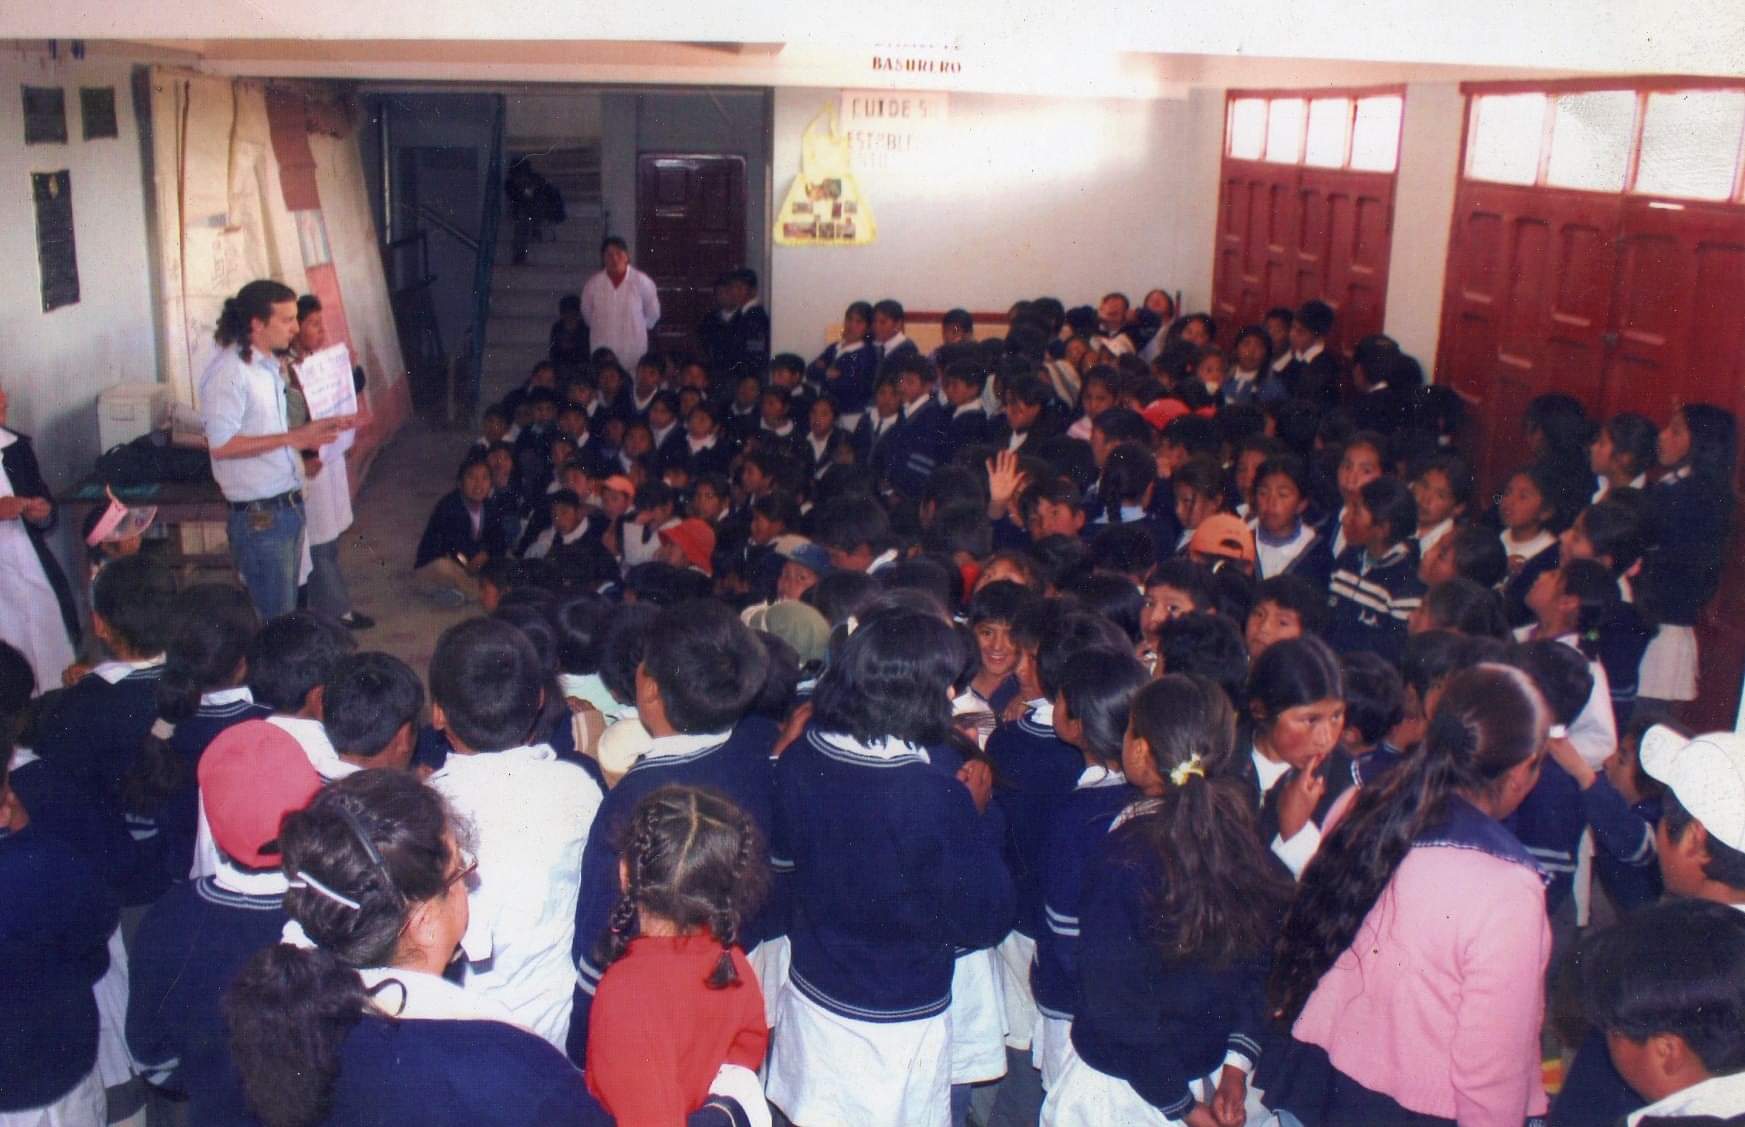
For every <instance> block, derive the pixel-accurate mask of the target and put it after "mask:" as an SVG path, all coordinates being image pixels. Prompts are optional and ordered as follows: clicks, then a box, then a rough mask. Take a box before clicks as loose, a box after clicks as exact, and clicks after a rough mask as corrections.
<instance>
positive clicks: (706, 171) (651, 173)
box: [636, 153, 746, 352]
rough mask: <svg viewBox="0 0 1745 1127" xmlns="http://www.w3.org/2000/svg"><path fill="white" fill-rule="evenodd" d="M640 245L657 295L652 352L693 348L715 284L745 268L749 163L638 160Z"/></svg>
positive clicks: (712, 158) (684, 156) (661, 157)
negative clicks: (747, 173)
mask: <svg viewBox="0 0 1745 1127" xmlns="http://www.w3.org/2000/svg"><path fill="white" fill-rule="evenodd" d="M636 243H637V246H636V262H637V265H638V267H640V268H641V270H642V271H643V272H644V273H646V274H647V275H648V276H649V277H651V278H653V279H654V285H655V290H656V292H657V293H658V294H659V295H660V310H661V312H660V323H659V324H658V325H656V326H655V328H654V331H653V332H652V333H651V334H650V339H649V342H648V343H649V347H650V348H652V349H657V350H660V351H681V352H693V351H695V350H696V347H697V341H696V328H697V325H698V324H699V323H700V322H701V321H702V319H703V318H704V317H705V316H708V315H710V314H712V313H713V312H714V311H715V280H716V279H717V278H719V277H720V276H721V275H723V274H725V273H726V272H727V271H729V270H733V269H736V268H738V267H741V266H744V265H745V264H746V263H745V261H744V258H745V158H744V157H741V156H721V155H715V154H702V153H642V154H640V155H638V157H637V161H636Z"/></svg>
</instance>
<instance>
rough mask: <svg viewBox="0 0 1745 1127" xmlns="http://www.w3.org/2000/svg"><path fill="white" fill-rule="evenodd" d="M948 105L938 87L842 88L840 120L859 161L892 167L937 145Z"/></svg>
mask: <svg viewBox="0 0 1745 1127" xmlns="http://www.w3.org/2000/svg"><path fill="white" fill-rule="evenodd" d="M950 109H951V96H950V95H949V94H943V93H939V92H936V91H919V90H916V91H910V90H844V91H843V92H842V97H841V103H840V109H839V113H838V120H839V121H840V122H841V128H842V133H843V135H844V137H846V138H847V141H848V147H849V151H850V152H851V153H852V154H853V156H854V163H855V164H856V165H857V166H858V167H861V168H890V167H894V166H897V165H899V164H902V163H905V162H906V160H907V158H910V157H914V156H918V155H921V154H923V153H926V152H928V151H930V150H931V149H932V148H933V147H934V146H935V145H937V144H938V143H939V142H940V141H941V140H942V138H943V136H944V134H945V126H946V122H947V120H948V118H949V115H950Z"/></svg>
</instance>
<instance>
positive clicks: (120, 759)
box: [33, 665, 163, 802]
mask: <svg viewBox="0 0 1745 1127" xmlns="http://www.w3.org/2000/svg"><path fill="white" fill-rule="evenodd" d="M162 674H163V667H162V666H156V665H154V666H148V667H146V668H144V669H138V670H135V671H133V672H132V673H129V674H128V675H127V676H125V677H123V678H122V679H121V680H119V681H117V682H115V683H114V684H110V683H109V682H108V681H107V680H105V679H104V678H102V677H99V676H97V675H96V674H95V673H88V674H86V675H85V676H84V677H81V678H80V679H79V680H78V682H77V683H75V684H74V685H73V686H72V687H71V688H69V689H67V690H66V691H64V692H62V693H60V694H58V695H57V696H55V697H54V699H53V702H52V703H46V704H45V706H44V708H43V713H42V717H41V719H40V720H39V721H38V722H37V728H36V738H35V741H34V744H33V746H34V748H35V750H36V753H37V754H38V755H40V756H42V757H43V758H44V759H47V760H50V761H51V762H54V763H56V764H58V765H59V766H60V767H61V768H62V769H63V770H64V771H66V772H67V774H68V776H69V777H70V778H72V780H73V781H74V782H75V783H77V784H78V785H79V786H81V787H82V788H84V789H85V790H86V791H87V792H88V793H90V794H91V795H93V796H96V797H100V798H102V799H104V800H105V801H110V802H114V801H117V800H118V799H119V796H120V791H121V779H122V777H123V776H124V775H126V774H127V770H128V768H130V767H132V766H133V763H134V760H135V759H136V758H137V757H138V756H139V749H140V747H141V745H143V744H144V742H145V737H146V736H147V735H148V734H150V732H151V726H152V724H153V722H155V721H156V720H157V717H158V694H157V689H158V678H159V677H160V676H162Z"/></svg>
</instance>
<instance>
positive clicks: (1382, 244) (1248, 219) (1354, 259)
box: [1212, 158, 1394, 348]
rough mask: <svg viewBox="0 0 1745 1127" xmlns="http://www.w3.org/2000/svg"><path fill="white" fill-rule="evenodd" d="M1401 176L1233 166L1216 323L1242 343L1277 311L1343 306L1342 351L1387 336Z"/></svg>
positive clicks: (1221, 234)
mask: <svg viewBox="0 0 1745 1127" xmlns="http://www.w3.org/2000/svg"><path fill="white" fill-rule="evenodd" d="M1393 202H1394V175H1393V173H1378V172H1353V171H1350V170H1345V169H1330V168H1305V167H1301V166H1297V165H1280V164H1266V163H1264V162H1261V161H1248V160H1236V159H1233V158H1226V159H1225V161H1224V175H1223V190H1222V192H1221V194H1220V196H1219V205H1218V251H1217V258H1216V259H1215V260H1214V263H1213V269H1212V273H1213V278H1212V316H1213V317H1215V318H1217V321H1218V327H1219V331H1220V335H1221V336H1222V337H1223V338H1224V340H1225V342H1226V343H1229V342H1231V341H1234V339H1235V337H1236V333H1237V332H1238V331H1240V330H1241V328H1242V327H1243V326H1244V325H1253V324H1258V323H1259V322H1260V320H1261V318H1262V317H1263V316H1265V314H1266V311H1267V310H1268V309H1270V308H1272V307H1273V306H1276V305H1283V306H1288V307H1291V308H1293V309H1294V308H1295V307H1297V306H1299V305H1301V304H1302V303H1303V302H1305V301H1308V300H1310V299H1312V298H1320V299H1321V300H1322V301H1325V302H1326V303H1327V304H1328V305H1331V306H1332V307H1333V311H1334V313H1335V314H1336V315H1337V320H1336V322H1335V327H1334V333H1333V337H1334V343H1335V344H1343V346H1344V347H1346V348H1350V347H1351V346H1352V345H1353V344H1355V343H1356V342H1357V341H1359V340H1362V339H1363V338H1364V337H1365V336H1368V335H1369V334H1370V333H1379V332H1381V331H1382V324H1383V316H1384V314H1385V312H1386V307H1387V277H1388V254H1389V253H1390V251H1391V249H1392V245H1393Z"/></svg>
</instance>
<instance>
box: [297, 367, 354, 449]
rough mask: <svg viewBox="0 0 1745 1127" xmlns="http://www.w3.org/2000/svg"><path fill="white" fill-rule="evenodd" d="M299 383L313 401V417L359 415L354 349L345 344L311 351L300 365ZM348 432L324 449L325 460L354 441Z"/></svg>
mask: <svg viewBox="0 0 1745 1127" xmlns="http://www.w3.org/2000/svg"><path fill="white" fill-rule="evenodd" d="M297 382H298V383H300V384H302V385H303V399H304V401H305V402H307V403H308V404H309V417H310V418H312V419H331V418H336V417H343V416H350V415H355V414H357V385H356V384H355V383H353V382H352V377H351V350H350V349H348V348H346V347H345V345H343V344H331V345H328V346H327V347H326V348H324V349H322V350H321V351H320V352H315V353H311V354H310V355H308V356H306V357H304V358H303V362H302V363H301V364H298V365H297ZM352 439H353V435H352V433H351V432H350V431H347V432H346V433H345V434H344V435H342V436H341V437H340V440H339V441H338V442H331V443H329V444H327V445H326V446H323V447H322V448H321V458H322V460H323V461H332V460H333V459H334V458H336V457H338V456H340V455H342V454H344V453H345V451H346V450H347V449H348V448H349V447H350V446H351V444H352Z"/></svg>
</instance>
